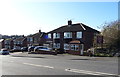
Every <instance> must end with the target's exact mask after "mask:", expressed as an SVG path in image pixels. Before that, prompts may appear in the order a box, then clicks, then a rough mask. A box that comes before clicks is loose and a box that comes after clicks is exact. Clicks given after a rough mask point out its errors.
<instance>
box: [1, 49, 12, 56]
mask: <svg viewBox="0 0 120 77" xmlns="http://www.w3.org/2000/svg"><path fill="white" fill-rule="evenodd" d="M9 53H10V52H9V51H8V50H7V49H1V51H0V54H1V55H9Z"/></svg>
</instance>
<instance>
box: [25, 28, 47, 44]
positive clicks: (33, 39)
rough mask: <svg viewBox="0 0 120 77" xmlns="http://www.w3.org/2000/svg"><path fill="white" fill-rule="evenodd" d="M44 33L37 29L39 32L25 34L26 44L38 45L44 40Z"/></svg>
mask: <svg viewBox="0 0 120 77" xmlns="http://www.w3.org/2000/svg"><path fill="white" fill-rule="evenodd" d="M45 35H46V33H45V32H41V30H39V32H37V33H35V34H33V35H29V36H27V43H28V46H32V45H33V46H40V45H43V44H44V43H45V42H46V39H45V38H44V36H45Z"/></svg>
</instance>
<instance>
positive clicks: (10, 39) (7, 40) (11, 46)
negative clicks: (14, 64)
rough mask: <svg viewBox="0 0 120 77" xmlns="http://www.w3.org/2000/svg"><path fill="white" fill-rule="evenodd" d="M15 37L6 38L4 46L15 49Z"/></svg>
mask: <svg viewBox="0 0 120 77" xmlns="http://www.w3.org/2000/svg"><path fill="white" fill-rule="evenodd" d="M13 44H14V43H13V39H12V38H8V39H5V40H4V48H7V49H13Z"/></svg>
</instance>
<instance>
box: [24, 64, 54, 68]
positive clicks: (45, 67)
mask: <svg viewBox="0 0 120 77" xmlns="http://www.w3.org/2000/svg"><path fill="white" fill-rule="evenodd" d="M23 64H26V65H31V66H37V67H45V68H51V69H54V67H51V66H45V65H37V64H30V63H23Z"/></svg>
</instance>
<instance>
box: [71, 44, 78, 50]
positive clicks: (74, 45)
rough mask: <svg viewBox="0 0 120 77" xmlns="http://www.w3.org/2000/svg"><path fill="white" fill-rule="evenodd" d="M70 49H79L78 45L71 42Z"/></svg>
mask: <svg viewBox="0 0 120 77" xmlns="http://www.w3.org/2000/svg"><path fill="white" fill-rule="evenodd" d="M71 50H73V51H79V45H76V44H71Z"/></svg>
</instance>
